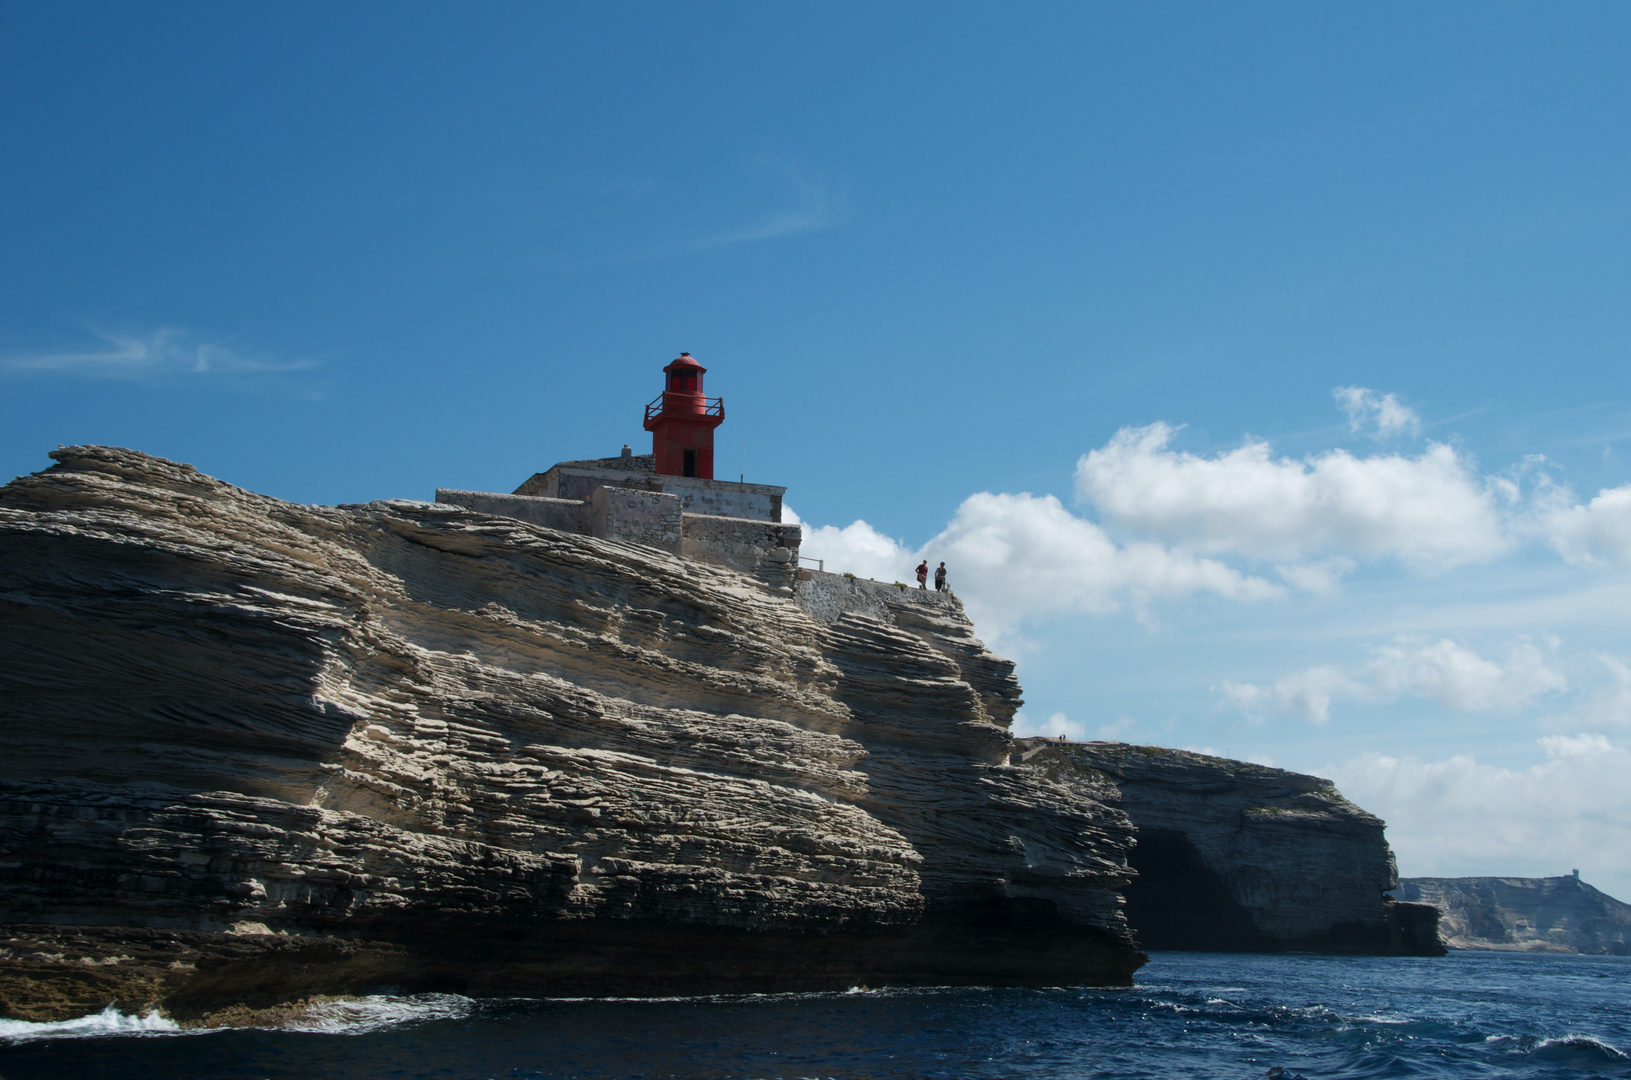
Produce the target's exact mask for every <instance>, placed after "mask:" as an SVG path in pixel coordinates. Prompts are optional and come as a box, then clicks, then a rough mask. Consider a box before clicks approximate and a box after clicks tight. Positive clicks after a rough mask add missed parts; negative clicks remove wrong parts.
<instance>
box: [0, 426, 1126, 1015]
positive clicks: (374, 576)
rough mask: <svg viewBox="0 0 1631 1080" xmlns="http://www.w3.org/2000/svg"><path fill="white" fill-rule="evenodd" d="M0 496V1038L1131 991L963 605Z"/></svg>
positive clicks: (443, 512) (156, 468)
mask: <svg viewBox="0 0 1631 1080" xmlns="http://www.w3.org/2000/svg"><path fill="white" fill-rule="evenodd" d="M51 456H52V457H53V458H55V459H56V460H57V462H58V464H57V465H55V466H54V467H52V468H51V469H49V470H47V471H46V472H43V473H39V474H36V475H34V476H30V477H23V478H19V479H18V480H16V481H14V482H13V483H11V484H9V485H7V486H6V487H5V488H3V489H0V729H3V731H4V736H5V740H6V745H7V753H6V755H4V756H3V757H0V923H3V924H4V929H5V931H6V934H7V940H6V941H5V942H4V943H0V949H3V950H4V952H3V954H0V1011H3V1012H4V1013H5V1014H6V1015H9V1016H14V1017H22V1018H27V1019H49V1018H61V1017H65V1016H71V1015H78V1014H83V1013H85V1012H94V1011H96V1010H99V1009H101V1008H103V1007H104V1006H106V1005H107V1004H109V1002H116V1003H118V1004H119V1005H120V1006H121V1007H122V1008H125V1009H127V1010H136V1009H146V1008H150V1007H155V1006H156V1007H162V1008H165V1009H167V1010H169V1011H170V1012H171V1013H172V1015H175V1016H178V1017H181V1018H186V1017H195V1018H196V1017H203V1016H207V1015H209V1014H211V1013H212V1011H215V1010H220V1009H223V1008H242V1007H251V1008H261V1007H272V1006H276V1005H278V1004H279V1003H283V1002H288V1001H294V1000H298V999H300V998H303V997H307V996H310V995H313V994H349V993H363V992H372V991H377V990H380V989H382V988H389V989H393V990H397V991H402V992H412V991H420V990H442V991H452V992H459V993H468V994H522V995H549V994H600V993H639V994H650V993H697V992H705V991H725V990H787V989H812V988H828V987H844V986H848V985H853V984H856V983H869V984H872V985H877V984H880V983H904V984H911V983H919V984H922V983H932V984H955V983H981V984H1043V983H1046V984H1057V983H1097V984H1123V983H1126V982H1128V981H1129V979H1130V976H1131V973H1132V972H1133V970H1135V969H1136V967H1137V966H1138V964H1139V963H1140V962H1141V961H1142V956H1141V954H1139V953H1137V952H1136V951H1135V949H1134V946H1133V944H1132V941H1131V938H1130V935H1129V933H1128V930H1127V927H1126V923H1125V920H1124V919H1123V917H1122V915H1121V911H1120V906H1119V905H1120V901H1119V897H1118V890H1119V889H1120V888H1121V886H1122V885H1124V884H1125V883H1126V881H1127V880H1128V877H1129V872H1128V868H1127V861H1126V853H1127V850H1128V847H1129V845H1130V843H1131V837H1132V830H1131V826H1130V825H1129V823H1128V820H1127V817H1126V815H1125V814H1123V813H1122V812H1121V811H1120V810H1117V809H1114V808H1112V807H1108V806H1106V805H1105V804H1104V803H1103V802H1102V801H1101V800H1100V799H1099V798H1097V797H1096V796H1097V795H1098V794H1100V793H1102V791H1107V790H1108V789H1102V786H1095V784H1094V783H1083V782H1081V781H1080V778H1071V780H1070V781H1069V782H1056V781H1055V780H1054V779H1051V778H1050V777H1049V776H1048V775H1047V774H1046V773H1044V772H1043V771H1041V770H1037V769H1021V768H1014V767H1012V766H1011V765H1010V751H1011V746H1012V743H1011V740H1010V738H1009V736H1008V733H1007V731H1006V726H1007V724H1008V722H1009V720H1010V719H1011V717H1012V716H1013V713H1014V710H1015V708H1016V707H1017V706H1018V704H1019V687H1018V684H1017V682H1016V681H1015V679H1014V677H1013V670H1012V665H1011V664H1009V663H1008V662H1006V661H1003V660H1001V659H1000V658H998V657H995V656H993V655H992V654H991V653H990V652H988V651H987V650H986V649H985V648H984V647H983V646H982V645H981V644H980V643H979V641H978V640H976V639H975V638H974V636H973V633H972V628H971V627H970V625H969V623H968V620H967V619H966V618H965V617H964V616H963V614H962V610H961V608H960V606H959V605H958V604H957V602H956V601H955V600H953V599H951V598H949V597H936V596H933V594H920V595H916V596H914V595H911V594H909V593H907V592H903V591H901V590H896V589H894V588H892V587H890V586H881V585H875V584H872V583H865V582H854V581H849V580H846V579H844V578H840V577H835V576H834V575H820V574H818V575H807V576H806V579H805V580H802V581H800V582H798V586H797V590H796V593H795V594H794V595H791V596H789V595H787V594H788V593H789V591H791V590H789V589H788V588H786V587H775V586H772V585H769V584H767V583H765V582H763V581H760V580H757V579H755V578H753V577H750V576H748V575H744V574H741V573H737V572H733V571H731V570H729V569H726V568H720V567H716V566H712V565H707V564H704V563H699V562H695V561H686V560H684V559H682V558H680V557H678V556H676V555H674V554H672V553H669V552H665V551H662V550H659V549H657V548H652V547H644V546H639V545H633V544H620V543H612V542H608V541H604V540H597V539H594V538H592V537H587V536H582V535H576V534H572V533H569V532H564V531H556V530H552V529H549V528H545V527H540V526H537V525H533V524H528V523H525V522H522V521H518V520H514V519H511V518H506V517H498V516H491V515H486V514H482V513H478V512H473V511H471V510H468V509H463V508H459V507H452V506H439V505H435V504H431V503H423V502H407V501H389V502H376V503H370V504H366V505H359V506H347V507H309V506H300V505H295V504H291V503H287V502H282V501H280V500H277V499H272V498H268V497H265V496H260V495H256V494H253V493H251V492H247V491H244V490H241V489H239V488H235V487H233V486H231V485H229V484H226V483H223V482H221V481H219V480H215V479H212V478H210V477H208V476H205V475H202V474H200V473H199V472H197V471H196V470H194V469H193V468H192V467H191V466H187V465H180V464H176V463H174V462H170V461H165V460H162V459H159V458H154V457H149V456H147V455H143V454H140V453H136V452H133V451H128V450H119V449H111V448H106V447H72V448H69V449H66V450H59V451H57V452H56V453H54V454H52V455H51Z"/></svg>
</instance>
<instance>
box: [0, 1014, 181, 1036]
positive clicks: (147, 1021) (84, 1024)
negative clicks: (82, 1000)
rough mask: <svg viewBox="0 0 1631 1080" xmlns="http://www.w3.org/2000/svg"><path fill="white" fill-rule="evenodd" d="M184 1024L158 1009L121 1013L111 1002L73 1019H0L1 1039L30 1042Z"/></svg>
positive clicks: (176, 1029) (158, 1029) (152, 1030)
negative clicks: (143, 1012) (38, 1020)
mask: <svg viewBox="0 0 1631 1080" xmlns="http://www.w3.org/2000/svg"><path fill="white" fill-rule="evenodd" d="M179 1031H181V1025H180V1024H178V1023H176V1022H175V1021H174V1020H171V1019H169V1018H167V1017H164V1016H160V1015H159V1014H158V1013H157V1012H156V1011H155V1012H150V1013H147V1014H145V1015H142V1016H133V1015H130V1014H127V1013H122V1012H120V1011H119V1010H118V1009H117V1008H115V1007H114V1006H112V1005H109V1006H108V1007H107V1008H105V1009H103V1010H102V1011H101V1012H99V1013H95V1014H93V1015H91V1016H81V1017H78V1018H76V1019H73V1020H57V1021H54V1022H51V1023H33V1022H31V1021H28V1020H0V1040H4V1041H6V1042H12V1043H18V1042H31V1041H33V1040H35V1039H84V1038H91V1037H95V1036H101V1035H152V1034H161V1033H162V1034H172V1033H176V1032H179Z"/></svg>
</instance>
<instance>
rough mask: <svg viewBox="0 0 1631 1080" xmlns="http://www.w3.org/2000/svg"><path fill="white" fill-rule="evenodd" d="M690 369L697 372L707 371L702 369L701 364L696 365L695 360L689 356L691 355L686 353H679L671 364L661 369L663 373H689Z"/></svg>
mask: <svg viewBox="0 0 1631 1080" xmlns="http://www.w3.org/2000/svg"><path fill="white" fill-rule="evenodd" d="M692 369H695V370H697V371H707V370H708V369H707V368H705V367H703V366H702V365H701V364H699V363H697V362H696V359H695V358H693V357H692V356H691V354H690V353H688V352H682V353H680V354H679V355H678V356H676V357H675V358H674V362H673V363H671V364H669V365H668V366H667V367H665V368H663V370H664V371H689V370H692Z"/></svg>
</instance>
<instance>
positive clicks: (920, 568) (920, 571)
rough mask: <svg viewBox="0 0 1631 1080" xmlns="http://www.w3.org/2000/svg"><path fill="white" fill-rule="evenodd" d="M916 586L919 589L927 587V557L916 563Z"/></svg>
mask: <svg viewBox="0 0 1631 1080" xmlns="http://www.w3.org/2000/svg"><path fill="white" fill-rule="evenodd" d="M917 587H918V588H920V589H927V588H928V587H929V560H928V559H924V560H923V561H922V562H920V563H918V564H917Z"/></svg>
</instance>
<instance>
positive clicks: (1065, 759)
mask: <svg viewBox="0 0 1631 1080" xmlns="http://www.w3.org/2000/svg"><path fill="white" fill-rule="evenodd" d="M1015 749H1016V750H1017V751H1018V754H1017V755H1016V756H1017V758H1018V760H1021V761H1023V762H1026V763H1028V764H1030V765H1031V766H1032V767H1035V768H1039V769H1041V770H1042V771H1043V772H1045V773H1046V774H1047V775H1049V776H1050V777H1054V778H1058V779H1064V778H1066V777H1068V776H1070V775H1082V776H1088V777H1092V778H1094V779H1095V780H1096V781H1098V782H1099V783H1101V784H1102V783H1104V782H1108V783H1109V784H1111V785H1113V786H1114V789H1115V791H1116V793H1117V794H1116V795H1114V796H1111V797H1110V798H1112V799H1113V801H1114V802H1115V803H1116V805H1119V806H1120V807H1121V808H1122V809H1123V810H1125V811H1126V812H1127V815H1128V816H1129V817H1130V818H1131V819H1132V822H1133V827H1134V829H1135V830H1136V833H1137V846H1136V847H1135V848H1134V849H1133V851H1132V853H1131V856H1130V861H1131V863H1132V866H1133V869H1134V870H1136V871H1137V873H1138V876H1137V877H1136V878H1135V879H1134V880H1133V882H1132V883H1131V884H1129V885H1128V887H1127V889H1126V890H1125V893H1126V899H1127V920H1128V922H1129V923H1130V924H1131V925H1132V928H1133V933H1134V935H1135V936H1136V938H1137V940H1138V942H1139V945H1140V947H1142V948H1147V949H1173V950H1194V951H1204V952H1280V951H1286V950H1297V951H1307V952H1323V953H1369V954H1403V955H1420V956H1439V955H1442V954H1443V953H1444V951H1445V950H1444V947H1443V945H1441V944H1440V943H1439V940H1438V932H1437V912H1436V911H1435V910H1434V909H1433V908H1432V907H1430V906H1427V905H1422V904H1410V903H1399V902H1394V901H1391V900H1389V899H1388V898H1386V897H1385V896H1384V895H1383V894H1384V892H1386V891H1387V890H1388V889H1391V888H1392V887H1393V886H1394V884H1395V882H1396V880H1397V878H1396V871H1395V869H1394V861H1393V852H1392V851H1391V850H1389V848H1388V846H1387V842H1386V840H1385V839H1384V838H1383V828H1384V825H1383V822H1382V820H1381V819H1380V818H1378V817H1375V816H1374V815H1372V814H1369V813H1366V812H1365V811H1364V810H1362V809H1360V808H1359V807H1358V806H1355V805H1354V804H1353V803H1351V802H1349V801H1348V800H1347V799H1345V798H1343V797H1342V794H1341V792H1339V791H1337V789H1336V786H1335V785H1334V784H1332V783H1331V781H1329V780H1325V779H1322V778H1320V777H1318V776H1308V775H1305V774H1303V773H1294V772H1288V771H1286V770H1285V769H1275V768H1270V767H1268V766H1265V765H1255V764H1253V763H1251V762H1247V761H1232V760H1229V759H1226V758H1218V757H1212V756H1210V755H1207V754H1197V753H1191V752H1189V751H1187V750H1171V749H1164V748H1161V747H1154V746H1130V745H1128V744H1126V743H1108V742H1094V743H1062V742H1058V741H1055V740H1051V739H1021V740H1017V741H1016V743H1015ZM1096 790H1099V791H1102V787H1100V788H1097V789H1096ZM1101 797H1104V796H1102V795H1101Z"/></svg>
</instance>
